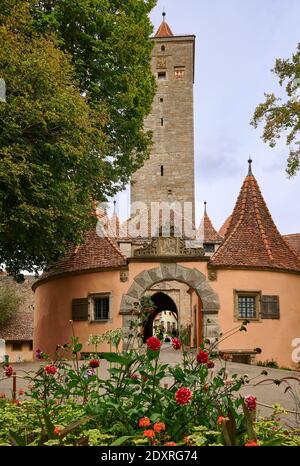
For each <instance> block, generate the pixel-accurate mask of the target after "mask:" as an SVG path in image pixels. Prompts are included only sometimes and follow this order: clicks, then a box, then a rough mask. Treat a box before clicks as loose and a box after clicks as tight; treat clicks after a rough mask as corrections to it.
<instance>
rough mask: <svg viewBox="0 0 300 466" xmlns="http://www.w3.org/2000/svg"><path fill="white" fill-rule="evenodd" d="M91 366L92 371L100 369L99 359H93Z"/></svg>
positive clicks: (90, 362)
mask: <svg viewBox="0 0 300 466" xmlns="http://www.w3.org/2000/svg"><path fill="white" fill-rule="evenodd" d="M89 366H90V367H92V369H96V368H97V367H99V366H100V361H99V359H91V360H90V361H89Z"/></svg>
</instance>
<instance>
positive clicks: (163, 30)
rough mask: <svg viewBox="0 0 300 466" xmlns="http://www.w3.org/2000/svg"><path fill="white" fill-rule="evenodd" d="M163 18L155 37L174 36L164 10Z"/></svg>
mask: <svg viewBox="0 0 300 466" xmlns="http://www.w3.org/2000/svg"><path fill="white" fill-rule="evenodd" d="M162 16H163V20H162V23H161V25H160V26H159V28H158V30H157V31H156V34H155V36H154V37H172V36H174V34H173V32H172V31H171V28H170V26H169V25H168V23H167V22H166V19H165V18H166V13H165V12H163V14H162Z"/></svg>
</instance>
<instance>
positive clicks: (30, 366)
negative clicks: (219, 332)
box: [0, 346, 300, 425]
mask: <svg viewBox="0 0 300 466" xmlns="http://www.w3.org/2000/svg"><path fill="white" fill-rule="evenodd" d="M161 360H162V361H164V362H168V363H170V364H172V365H175V364H177V363H178V362H180V360H181V354H180V352H178V351H177V352H176V351H174V350H173V349H172V348H170V347H168V346H167V347H166V346H165V347H164V348H163V350H162V351H161ZM38 367H39V363H38V362H35V363H19V364H14V368H15V369H16V371H17V374H18V375H19V376H22V375H24V371H31V370H36V369H37V368H38ZM219 367H220V363H219V362H217V363H216V367H215V369H213V370H215V371H217V370H218V368H219ZM101 368H102V371H103V372H102V374H101V375H102V376H103V377H106V376H107V371H106V369H107V365H106V362H105V361H103V362H101ZM264 369H265V370H267V371H268V375H267V376H265V375H261V372H262V370H264ZM226 370H227V372H228V376H229V377H231V375H232V374H240V375H244V374H248V376H249V379H250V383H249V384H248V385H246V386H244V387H242V389H241V394H243V395H249V394H251V395H255V396H256V397H257V400H258V402H259V403H263V404H267V405H272V404H274V403H280V404H281V405H282V406H284V407H285V408H286V409H288V410H290V411H295V402H294V400H293V398H292V396H291V394H290V393H284V390H285V388H286V385H284V384H280V385H276V384H275V383H273V382H272V381H270V382H266V383H263V384H259V385H257V384H258V382H261V381H263V380H265V379H274V380H278V379H282V378H284V377H297V378H298V379H300V372H294V371H285V370H280V369H269V368H262V367H258V366H252V365H246V364H237V363H229V362H227V364H226ZM290 383H291V385H292V387H293V390H294V392H295V393H298V399H299V397H300V385H299V382H297V381H295V380H294V381H291V382H290ZM26 387H27V384H26V383H25V381H24V380H23V379H21V378H18V379H17V389H19V388H23V389H26ZM11 390H12V379H6V380H4V381H1V382H0V393H5V394H6V396H11ZM20 398H22V397H20ZM298 410H299V408H298ZM257 411H258V415H261V416H269V415H270V414H271V412H272V410H271V409H269V408H267V407H264V406H258V410H257ZM281 419H282V422H283V423H287V424H289V425H295V423H296V419H295V415H293V414H288V415H282V416H281ZM299 421H300V418H299Z"/></svg>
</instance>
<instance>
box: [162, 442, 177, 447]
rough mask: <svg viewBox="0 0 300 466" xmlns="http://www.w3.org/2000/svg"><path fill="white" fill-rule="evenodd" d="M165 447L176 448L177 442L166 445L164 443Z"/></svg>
mask: <svg viewBox="0 0 300 466" xmlns="http://www.w3.org/2000/svg"><path fill="white" fill-rule="evenodd" d="M164 446H165V447H176V443H175V442H166V443H164Z"/></svg>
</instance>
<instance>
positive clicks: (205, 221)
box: [196, 203, 223, 243]
mask: <svg viewBox="0 0 300 466" xmlns="http://www.w3.org/2000/svg"><path fill="white" fill-rule="evenodd" d="M196 238H197V239H199V240H201V241H202V242H203V243H222V241H223V237H222V236H221V235H220V234H219V233H218V232H217V231H216V230H215V228H214V226H213V224H212V221H211V219H210V218H209V216H208V214H207V211H206V203H205V209H204V215H203V217H202V220H201V222H200V225H199V228H198V230H197V233H196Z"/></svg>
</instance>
